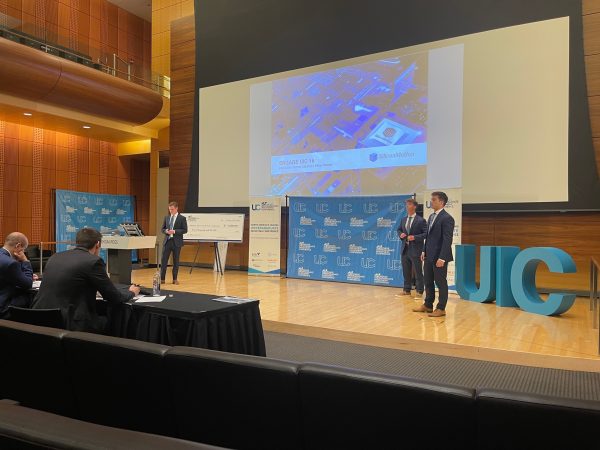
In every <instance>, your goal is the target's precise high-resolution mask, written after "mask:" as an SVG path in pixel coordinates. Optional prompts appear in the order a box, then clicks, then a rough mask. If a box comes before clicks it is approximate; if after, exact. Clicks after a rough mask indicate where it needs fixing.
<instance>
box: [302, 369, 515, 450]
mask: <svg viewBox="0 0 600 450" xmlns="http://www.w3.org/2000/svg"><path fill="white" fill-rule="evenodd" d="M298 378H299V383H300V396H301V398H302V426H303V429H304V448H305V449H307V450H312V449H323V448H326V449H328V450H330V449H344V450H350V449H365V448H377V449H399V448H410V449H416V448H440V449H441V448H443V449H446V450H449V449H461V450H466V449H472V448H475V445H474V443H475V390H473V389H468V388H463V387H459V386H450V385H445V384H441V383H435V382H428V381H420V380H416V379H410V378H404V377H398V376H393V375H385V374H378V373H374V372H366V371H360V370H355V369H347V368H343V367H334V366H327V365H323V364H316V363H310V364H303V365H302V366H301V367H300V371H299V372H298ZM524 448H526V447H524Z"/></svg>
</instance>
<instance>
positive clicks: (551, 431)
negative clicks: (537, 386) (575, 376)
mask: <svg viewBox="0 0 600 450" xmlns="http://www.w3.org/2000/svg"><path fill="white" fill-rule="evenodd" d="M475 403H476V411H477V416H476V417H477V433H476V435H477V448H478V449H515V450H518V449H523V448H526V449H532V450H533V449H540V450H541V449H552V448H594V447H596V446H597V445H598V435H597V434H596V427H597V426H598V424H600V402H598V401H591V400H575V399H570V398H561V397H550V396H545V395H538V394H526V393H520V392H509V391H501V390H497V389H481V390H480V391H478V392H477V399H476V402H475ZM596 448H597V447H596Z"/></svg>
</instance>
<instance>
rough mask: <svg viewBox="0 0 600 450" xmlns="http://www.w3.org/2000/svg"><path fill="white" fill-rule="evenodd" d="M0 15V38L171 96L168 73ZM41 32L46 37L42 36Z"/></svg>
mask: <svg viewBox="0 0 600 450" xmlns="http://www.w3.org/2000/svg"><path fill="white" fill-rule="evenodd" d="M0 16H3V17H0V37H2V38H4V39H8V40H11V41H13V42H17V43H19V44H22V45H26V46H28V47H32V48H35V49H37V50H40V51H43V52H45V53H49V54H51V55H54V56H57V57H59V58H64V59H67V60H69V61H73V62H75V63H78V64H82V65H84V66H87V67H90V68H92V69H96V70H100V71H102V72H104V73H107V74H108V75H111V76H114V77H118V78H122V79H124V80H127V81H130V82H132V83H136V84H139V85H142V86H145V87H147V88H150V89H152V90H154V91H156V92H158V93H160V94H161V95H162V96H163V97H166V98H170V89H171V80H170V78H169V77H167V76H165V75H160V74H157V73H155V72H151V71H150V70H147V69H145V68H144V67H142V66H141V65H140V64H136V63H135V61H133V60H125V59H123V58H121V57H119V55H117V54H116V53H107V52H106V51H103V50H101V49H97V48H92V47H88V52H89V54H86V53H83V52H80V51H77V50H74V49H71V48H67V47H65V46H62V45H59V44H57V42H59V39H58V37H55V38H53V37H52V36H49V35H50V34H51V33H50V32H48V31H47V30H42V31H41V32H37V33H35V34H31V33H27V32H26V31H33V30H29V28H33V25H32V24H30V25H31V26H29V27H28V26H26V24H21V22H20V21H18V20H17V19H13V18H12V17H8V16H4V15H2V14H0ZM40 34H43V35H44V36H43V37H40V36H39V35H40ZM92 55H94V56H92Z"/></svg>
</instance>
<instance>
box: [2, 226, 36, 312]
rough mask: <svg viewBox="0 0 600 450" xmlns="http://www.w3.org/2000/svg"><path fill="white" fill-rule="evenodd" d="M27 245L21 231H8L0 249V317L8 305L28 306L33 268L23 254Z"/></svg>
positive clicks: (27, 242)
mask: <svg viewBox="0 0 600 450" xmlns="http://www.w3.org/2000/svg"><path fill="white" fill-rule="evenodd" d="M28 245H29V240H28V239H27V236H25V235H24V234H23V233H19V232H14V233H10V234H9V235H8V236H6V239H4V246H3V247H2V248H1V249H0V317H2V315H3V314H4V313H5V312H6V310H7V309H8V307H9V306H11V305H12V306H19V307H22V308H26V307H29V302H30V299H31V294H30V293H29V290H30V289H31V284H32V283H33V269H32V268H31V263H30V262H29V260H28V259H27V256H26V255H25V250H26V249H27V246H28Z"/></svg>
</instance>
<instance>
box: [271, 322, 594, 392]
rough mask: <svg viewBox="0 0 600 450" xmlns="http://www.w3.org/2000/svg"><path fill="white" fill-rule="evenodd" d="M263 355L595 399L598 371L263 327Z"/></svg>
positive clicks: (468, 385)
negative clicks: (376, 344)
mask: <svg viewBox="0 0 600 450" xmlns="http://www.w3.org/2000/svg"><path fill="white" fill-rule="evenodd" d="M265 341H266V346H267V356H268V357H270V358H277V359H285V360H288V361H298V362H318V363H324V364H331V365H336V366H344V367H351V368H355V369H361V370H368V371H372V372H379V373H385V374H391V375H399V376H403V377H410V378H418V379H422V380H430V381H436V382H443V383H449V384H454V385H458V386H465V387H470V388H482V387H486V388H494V389H505V390H511V391H518V392H524V393H532V394H541V395H553V396H558V397H567V398H574V399H582V400H596V401H600V373H591V372H575V371H569V370H559V369H546V368H539V367H526V366H519V365H512V364H502V363H496V362H489V361H477V360H473V359H465V358H455V357H450V356H438V355H430V354H426V353H417V352H411V351H405V350H394V349H387V348H380V347H371V346H368V345H358V344H351V343H346V342H338V341H330V340H326V339H315V338H308V337H304V336H296V335H292V334H283V333H274V332H268V331H266V332H265Z"/></svg>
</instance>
